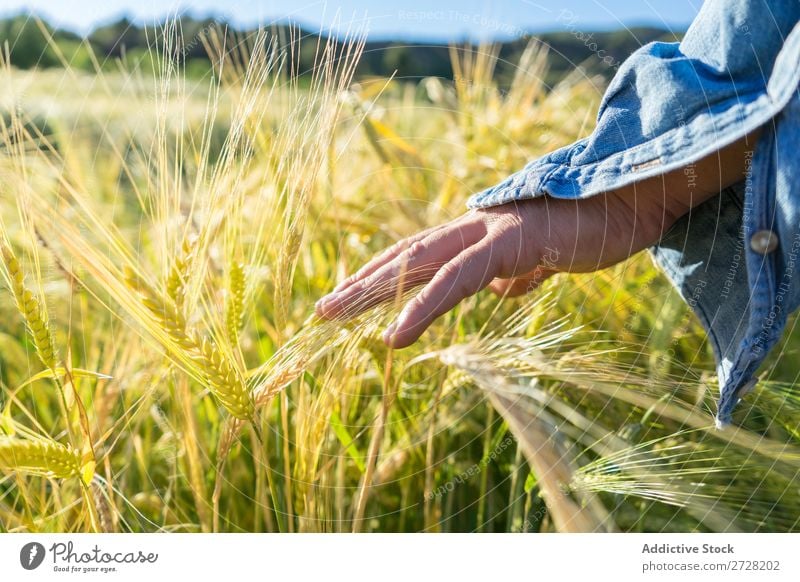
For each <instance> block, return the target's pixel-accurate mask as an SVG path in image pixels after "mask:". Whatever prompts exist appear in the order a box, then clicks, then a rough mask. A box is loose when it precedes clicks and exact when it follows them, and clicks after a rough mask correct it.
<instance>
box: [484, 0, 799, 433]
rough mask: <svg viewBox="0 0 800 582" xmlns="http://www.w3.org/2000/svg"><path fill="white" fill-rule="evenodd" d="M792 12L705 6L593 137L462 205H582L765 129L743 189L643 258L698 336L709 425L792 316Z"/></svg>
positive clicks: (626, 84) (795, 178)
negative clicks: (661, 276) (664, 278)
mask: <svg viewBox="0 0 800 582" xmlns="http://www.w3.org/2000/svg"><path fill="white" fill-rule="evenodd" d="M798 20H800V2H796V1H791V2H789V1H780V0H708V1H706V2H705V3H704V4H703V7H702V9H701V11H700V13H699V14H698V16H697V18H696V19H695V21H694V22H693V23H692V25H691V26H690V28H689V30H688V31H687V33H686V36H685V37H684V39H683V41H682V42H680V43H651V44H648V45H646V46H644V47H642V48H641V49H639V50H638V51H636V52H635V53H634V54H633V55H631V57H630V58H628V59H627V60H626V61H625V62H624V63H623V65H622V66H621V67H620V69H619V71H618V73H617V75H616V76H615V77H614V79H613V80H612V82H611V84H610V85H609V87H608V89H607V91H606V93H605V95H604V97H603V99H602V101H601V104H600V109H599V111H598V115H597V126H596V129H595V131H594V132H593V133H592V134H591V135H590V136H588V137H587V138H584V139H582V140H579V141H577V142H575V143H574V144H572V145H570V146H567V147H565V148H561V149H559V150H556V151H554V152H552V153H550V154H548V155H546V156H544V157H542V158H539V159H537V160H534V161H533V162H531V163H529V164H528V165H527V166H526V167H525V168H523V169H522V170H521V171H519V172H517V173H515V174H513V175H511V176H510V177H508V178H507V179H506V180H504V181H503V182H501V183H500V184H498V185H496V186H494V187H492V188H490V189H488V190H485V191H483V192H480V193H478V194H476V195H475V196H473V197H472V198H470V200H469V202H468V206H469V207H470V208H485V207H489V206H495V205H498V204H503V203H506V202H511V201H514V200H522V199H526V198H534V197H537V196H542V195H549V196H554V197H558V198H584V197H589V196H593V195H596V194H599V193H601V192H606V191H608V190H613V189H616V188H620V187H622V186H625V185H627V184H630V183H632V182H636V181H638V180H641V179H643V178H646V177H649V176H653V175H658V174H662V173H664V172H668V171H671V170H674V169H678V168H686V167H689V168H690V167H691V164H692V163H693V162H695V161H697V160H699V159H701V158H702V157H704V156H706V155H707V154H709V153H712V152H714V151H716V150H717V149H719V148H720V147H722V146H724V145H726V144H728V143H731V142H734V141H736V140H738V139H740V138H741V137H743V136H744V135H745V134H747V133H749V132H751V131H753V130H754V129H756V128H758V127H761V126H763V129H762V133H761V137H760V138H759V142H758V144H757V145H756V148H755V152H754V154H753V155H752V157H750V158H749V159H748V167H747V174H746V176H747V177H746V179H745V180H744V181H742V182H741V183H739V184H737V185H735V186H734V187H732V188H728V189H727V190H725V191H724V192H721V193H720V195H719V196H718V197H715V198H713V199H711V200H709V201H707V202H705V203H704V204H702V205H700V206H698V207H696V208H695V209H693V210H692V212H691V213H689V214H688V215H687V216H685V217H684V218H682V219H681V220H679V221H678V223H676V224H675V225H674V226H673V227H672V228H671V229H670V231H669V232H668V233H667V234H666V235H665V236H664V237H663V238H662V240H661V241H660V242H659V244H658V245H657V246H656V247H655V248H653V249H652V252H653V255H654V257H655V259H656V261H657V262H658V264H659V265H661V267H662V268H663V269H664V271H665V273H666V274H667V275H668V276H669V277H670V279H671V280H672V281H673V283H674V284H675V286H676V287H677V288H678V290H679V291H680V292H681V294H682V296H683V297H684V299H685V300H686V301H687V302H688V303H689V305H690V306H691V307H692V309H693V310H694V312H695V313H696V314H697V316H698V317H699V319H700V321H701V322H702V323H703V326H704V327H705V329H706V331H707V333H708V337H709V341H710V343H711V345H712V347H713V349H714V355H715V357H716V361H717V374H718V378H719V383H720V399H719V405H718V411H717V424H718V426H723V425H725V424H728V423H730V421H731V413H732V411H733V409H734V407H735V405H736V403H737V402H738V401H739V399H740V398H741V397H742V396H743V395H744V394H745V393H746V392H747V391H748V390H749V389H751V388H752V386H753V385H754V382H755V381H754V374H755V373H756V370H757V368H758V366H759V365H760V364H761V363H762V361H763V360H764V358H765V356H766V354H767V353H768V351H769V350H770V348H772V347H773V346H774V344H775V343H776V342H777V340H778V338H779V337H780V335H781V332H782V331H783V329H784V327H785V323H786V317H787V315H788V314H789V313H790V312H791V311H793V310H795V309H796V308H797V307H798V305H799V304H800V282H798V280H797V277H795V269H796V268H798V263H797V253H798V251H800V93H799V92H798V82H800V25H798Z"/></svg>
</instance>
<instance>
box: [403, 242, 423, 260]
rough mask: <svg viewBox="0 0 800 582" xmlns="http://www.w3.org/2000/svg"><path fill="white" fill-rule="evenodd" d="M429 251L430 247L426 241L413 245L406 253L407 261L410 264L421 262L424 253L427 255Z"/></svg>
mask: <svg viewBox="0 0 800 582" xmlns="http://www.w3.org/2000/svg"><path fill="white" fill-rule="evenodd" d="M427 249H428V245H427V243H426V242H425V240H424V239H423V240H418V241H415V242H413V243H411V245H410V246H409V247H408V250H407V251H406V253H405V255H406V260H407V261H408V262H409V263H412V262H414V261H417V260H419V258H420V257H421V256H422V255H423V253H425V251H426V250H427Z"/></svg>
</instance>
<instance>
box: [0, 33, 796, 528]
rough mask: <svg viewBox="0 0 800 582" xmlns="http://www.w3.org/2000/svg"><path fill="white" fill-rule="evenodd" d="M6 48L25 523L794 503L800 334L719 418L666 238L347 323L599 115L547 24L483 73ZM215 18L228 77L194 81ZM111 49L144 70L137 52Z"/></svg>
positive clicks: (0, 473) (12, 473)
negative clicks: (587, 264) (412, 314)
mask: <svg viewBox="0 0 800 582" xmlns="http://www.w3.org/2000/svg"><path fill="white" fill-rule="evenodd" d="M204 32H207V33H208V34H206V36H204V38H203V39H191V40H187V39H182V38H181V37H180V34H179V30H178V29H177V28H176V27H174V26H173V27H167V28H166V29H165V31H164V34H163V38H161V39H160V40H159V41H158V44H157V47H158V48H157V49H154V50H155V51H157V52H158V54H156V55H155V56H154V58H153V61H154V62H156V63H158V64H157V66H156V70H155V72H153V71H151V69H150V67H139V66H138V63H137V62H130V61H126V60H125V59H123V60H122V61H120V62H119V63H117V64H116V65H115V66H114V67H109V66H107V65H106V66H104V67H102V71H100V72H98V73H96V74H89V73H86V72H79V71H77V70H73V69H71V68H70V67H69V63H67V62H65V63H64V67H63V68H60V69H50V70H46V71H43V70H35V69H34V70H30V71H20V70H15V69H13V68H12V67H9V66H4V67H3V69H2V72H0V75H1V76H2V82H0V108H2V121H1V122H0V237H1V238H0V250H1V251H2V253H1V258H2V261H0V272H2V279H3V282H4V285H3V286H2V287H3V288H2V289H0V292H1V293H2V300H0V531H14V532H20V531H34V532H39V531H45V532H55V531H58V532H62V531H65V532H72V531H118V532H128V531H133V532H141V531H187V532H196V531H197V532H199V531H204V532H211V531H221V532H222V531H224V532H260V531H282V532H295V531H321V532H339V531H364V532H385V531H445V532H450V531H516V532H549V531H790V530H795V529H797V528H798V520H800V478H798V471H799V470H800V425H799V424H798V422H799V421H798V418H800V416H798V414H799V413H800V392H798V390H797V389H796V388H795V387H794V382H795V379H796V374H797V365H796V362H797V346H800V343H799V342H800V336H798V334H795V333H794V326H793V322H790V326H789V327H790V329H791V330H792V332H791V333H789V334H787V338H786V339H785V341H784V343H783V344H782V346H781V347H780V348H779V349H778V350H776V355H775V356H773V358H772V359H771V360H770V361H769V363H768V366H767V367H766V368H765V370H764V374H763V378H764V380H763V381H762V382H761V383H760V384H759V385H758V387H757V388H756V390H755V391H754V392H753V393H752V394H750V395H749V396H747V398H746V400H745V401H744V402H743V403H742V404H741V405H740V407H739V409H738V410H737V413H736V417H735V423H736V424H737V425H738V428H736V427H730V428H727V429H725V430H717V429H715V428H714V420H713V415H714V410H715V400H716V379H715V377H714V365H713V357H712V354H711V350H710V347H709V346H708V345H707V343H706V342H705V338H704V334H703V332H702V329H701V328H700V327H699V325H698V323H697V322H696V320H695V319H694V317H693V316H692V315H691V313H690V311H689V310H688V308H687V307H686V306H685V304H684V303H683V301H682V300H681V299H680V297H679V296H678V295H677V293H676V292H675V291H674V290H673V289H672V288H671V287H670V285H669V283H668V281H667V280H666V279H665V278H664V276H663V275H661V274H660V273H659V272H658V271H657V270H656V269H655V267H653V265H652V263H651V261H650V259H649V257H648V256H647V254H646V253H643V254H640V255H638V256H635V257H633V258H632V259H630V260H629V261H627V262H625V263H623V264H620V265H618V266H616V267H614V268H611V269H607V270H605V271H601V272H599V273H595V274H590V275H577V276H576V275H572V276H565V275H560V276H556V277H554V278H552V279H549V280H548V281H547V282H546V283H545V284H544V285H543V287H542V288H541V289H539V290H537V291H536V292H535V293H533V294H532V295H530V296H527V297H523V298H518V299H510V298H505V299H503V298H498V297H496V296H494V295H491V294H489V293H488V292H483V293H480V294H478V295H477V296H475V297H473V298H471V299H469V300H467V301H466V302H465V303H463V304H462V305H461V306H459V307H458V308H457V309H456V310H454V311H453V312H451V313H449V314H448V315H446V316H444V317H442V318H441V319H440V320H439V321H438V322H437V323H436V324H435V325H434V326H433V327H432V328H431V329H430V330H429V331H428V332H427V333H426V334H425V335H424V336H423V338H422V339H421V341H419V342H418V343H417V344H415V345H414V346H412V347H411V348H408V349H404V350H391V349H388V348H387V347H386V346H385V345H384V344H383V343H382V342H381V340H380V337H381V332H382V331H383V327H384V326H385V325H386V324H387V323H388V322H389V321H390V318H391V316H392V314H394V313H395V312H396V310H397V305H386V306H379V307H377V308H374V309H372V310H370V311H368V312H366V313H364V314H362V315H360V316H358V317H356V318H354V319H352V320H349V321H321V320H319V319H317V318H316V317H315V316H314V315H313V314H314V303H315V301H316V300H317V299H319V298H320V297H321V296H322V295H324V294H325V293H326V292H328V291H329V290H330V289H331V288H332V287H333V286H334V285H335V284H336V283H337V282H338V281H340V280H342V279H343V278H344V277H345V276H346V275H347V274H349V273H351V272H353V270H355V269H357V268H358V267H359V266H360V265H361V264H363V263H364V262H365V261H366V260H368V259H369V257H371V256H372V255H373V254H374V253H376V252H378V251H380V250H381V249H382V248H384V247H386V246H387V245H389V244H391V243H392V242H393V241H396V240H398V239H400V238H402V237H404V236H408V235H410V234H413V233H414V232H416V231H418V230H420V229H421V228H424V227H426V226H430V225H434V224H437V223H440V222H442V221H444V220H447V219H449V218H451V217H453V216H456V215H458V214H460V213H461V212H463V211H464V202H465V200H466V199H467V197H468V196H469V195H470V194H472V193H475V192H477V191H478V190H480V189H482V188H485V187H488V186H491V185H493V184H495V183H496V182H498V181H499V180H501V179H503V178H504V177H505V176H506V175H508V174H509V173H510V172H511V171H513V170H516V169H518V168H520V167H521V166H522V165H524V163H525V162H526V161H527V160H529V159H531V158H533V157H535V156H537V155H541V154H544V153H546V152H548V151H550V150H552V149H555V148H557V147H560V146H563V145H567V144H569V143H571V142H572V141H574V140H575V139H577V138H579V137H582V136H584V135H586V134H588V133H589V132H591V130H592V126H593V120H594V115H595V112H596V109H597V106H598V103H599V100H600V97H601V96H602V92H603V89H604V86H603V81H602V79H600V78H595V77H589V76H587V75H585V74H584V73H582V72H581V70H580V69H576V71H575V72H574V73H573V74H572V75H570V76H568V77H567V78H566V79H564V80H563V81H562V82H561V83H560V84H559V85H557V86H555V87H548V86H545V85H544V84H543V82H542V81H541V79H543V78H545V73H546V71H545V70H544V68H545V63H546V59H545V53H544V50H545V49H543V48H542V47H541V46H539V45H537V44H535V43H534V44H531V45H530V47H529V49H528V50H527V51H526V52H525V53H524V54H523V56H522V58H521V60H520V62H519V63H516V65H517V69H516V71H517V73H516V76H515V77H514V79H513V81H512V82H511V83H510V85H509V84H507V83H506V84H504V86H503V87H502V88H501V87H499V86H498V85H497V83H496V81H495V75H494V67H495V64H496V60H497V55H496V52H495V51H494V50H493V49H492V47H488V46H487V47H482V48H481V49H480V50H473V49H470V50H466V49H463V50H462V49H458V48H454V49H453V51H452V60H453V69H454V73H455V78H456V80H455V82H454V83H453V82H449V81H444V80H441V79H437V78H428V79H422V80H419V81H417V82H410V81H400V80H396V79H382V78H370V79H357V80H355V79H353V68H354V65H355V63H356V62H357V59H358V57H359V51H360V43H361V41H362V39H361V38H360V37H358V36H355V37H353V38H351V39H349V41H348V42H346V43H344V44H341V45H336V46H334V45H330V46H325V45H324V44H322V45H319V46H317V45H312V46H311V47H308V46H305V47H303V49H302V50H315V51H316V53H317V55H316V62H317V67H316V68H315V69H314V70H313V71H297V70H295V69H296V67H293V63H294V62H295V59H296V55H297V51H299V50H301V49H300V47H299V46H298V45H300V44H301V42H302V41H301V40H300V39H291V42H290V43H289V44H288V45H287V46H288V48H286V47H284V48H281V49H278V48H276V46H275V45H274V44H273V43H272V42H271V40H270V37H269V35H267V34H261V35H256V36H251V37H248V38H245V39H231V38H222V37H221V36H219V35H218V34H216V33H214V32H213V31H211V32H209V31H204ZM200 41H202V42H204V43H205V44H206V46H207V49H208V50H209V51H210V52H211V54H212V55H213V62H214V64H215V76H214V78H213V79H204V80H191V81H190V80H186V79H185V78H184V76H183V72H182V69H181V54H182V51H183V50H184V48H183V47H185V46H186V43H187V42H192V43H196V42H200ZM112 68H114V69H116V70H111V69H112Z"/></svg>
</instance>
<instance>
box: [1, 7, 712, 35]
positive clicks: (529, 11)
mask: <svg viewBox="0 0 800 582" xmlns="http://www.w3.org/2000/svg"><path fill="white" fill-rule="evenodd" d="M701 3H702V2H701V0H558V1H553V0H503V1H490V0H439V1H436V2H434V1H431V0H400V1H394V2H379V1H376V0H372V1H369V0H338V1H336V0H327V1H314V0H260V1H258V0H232V1H230V2H222V1H220V0H183V1H177V2H176V1H173V0H24V1H23V0H0V15H9V14H15V13H19V12H35V13H37V14H41V15H43V16H46V17H48V20H50V21H51V22H53V23H54V24H56V25H57V26H59V27H63V28H68V29H71V30H75V31H78V32H87V31H88V30H90V29H91V28H92V27H93V26H95V25H96V24H98V23H104V22H108V21H111V20H114V19H116V18H118V17H120V16H121V15H123V14H125V15H128V16H130V17H132V18H134V19H135V20H138V21H145V22H148V21H150V22H151V21H153V20H154V19H158V18H160V17H163V16H164V15H165V14H168V13H169V12H170V10H173V11H174V10H178V11H189V12H191V13H193V14H195V15H206V14H213V15H217V16H222V17H224V18H226V19H227V20H229V21H232V22H235V23H237V24H245V25H254V24H268V23H271V22H275V21H283V20H287V19H291V20H294V21H296V22H299V23H301V24H306V25H310V26H312V27H314V28H319V27H324V28H328V27H330V26H331V25H332V24H334V23H335V22H336V20H337V18H338V20H339V22H340V26H341V27H342V28H347V26H348V25H349V24H352V23H355V24H359V23H362V22H364V21H366V25H367V28H368V30H369V33H370V34H369V36H370V38H387V37H391V38H401V39H409V40H411V39H426V40H443V41H447V40H456V39H462V38H465V37H469V38H472V39H476V40H480V39H486V38H498V39H501V38H509V37H514V36H518V35H519V34H520V33H522V32H525V31H543V30H558V29H564V28H566V26H567V24H570V26H571V27H572V29H573V30H581V31H584V30H586V31H589V30H598V29H616V28H622V27H624V26H631V25H637V24H654V25H658V26H661V27H664V28H671V29H675V30H679V29H684V28H685V27H686V26H687V25H688V23H689V22H691V20H692V18H693V17H694V16H695V14H697V11H698V10H699V8H700V4H701Z"/></svg>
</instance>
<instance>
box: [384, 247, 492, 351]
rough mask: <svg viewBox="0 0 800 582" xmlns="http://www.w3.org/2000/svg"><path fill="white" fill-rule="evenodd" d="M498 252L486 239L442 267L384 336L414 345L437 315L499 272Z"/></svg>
mask: <svg viewBox="0 0 800 582" xmlns="http://www.w3.org/2000/svg"><path fill="white" fill-rule="evenodd" d="M498 252H499V249H498V248H497V246H496V245H493V243H492V241H491V240H490V239H483V240H482V241H481V242H479V243H478V244H476V245H473V246H471V247H469V248H467V249H466V250H464V251H462V252H461V253H459V254H458V256H456V257H455V258H454V259H452V260H451V261H449V262H448V263H447V264H445V265H444V266H443V267H442V268H441V269H439V271H438V272H437V273H436V275H435V276H434V277H433V279H431V281H430V282H429V283H428V284H427V285H426V286H425V288H424V289H423V290H422V291H420V293H419V294H418V295H417V296H416V297H414V299H412V300H411V301H410V302H409V303H408V304H407V305H406V306H405V307H404V308H403V311H402V312H401V313H400V315H399V316H398V318H397V320H396V321H395V322H394V323H393V324H392V325H390V326H389V327H388V328H387V330H386V332H385V333H384V336H383V339H384V341H385V342H386V343H387V345H390V346H392V347H395V348H404V347H406V346H409V345H411V344H412V343H414V342H415V341H416V340H417V339H418V338H419V336H420V335H422V332H424V331H425V330H426V329H427V328H428V326H430V324H431V323H433V321H434V320H435V319H436V318H437V317H439V316H440V315H442V314H443V313H446V312H447V311H450V310H451V309H452V308H453V307H455V306H456V305H458V304H459V303H460V302H461V301H462V300H464V299H465V298H467V297H470V296H471V295H474V294H475V293H477V292H478V291H480V290H481V289H483V288H484V287H485V286H486V285H487V284H488V283H489V282H490V281H491V280H492V279H493V278H494V277H495V275H496V274H497V267H496V265H497V263H498V261H497V260H495V259H496V257H495V256H493V254H494V255H496V254H497V253H498Z"/></svg>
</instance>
